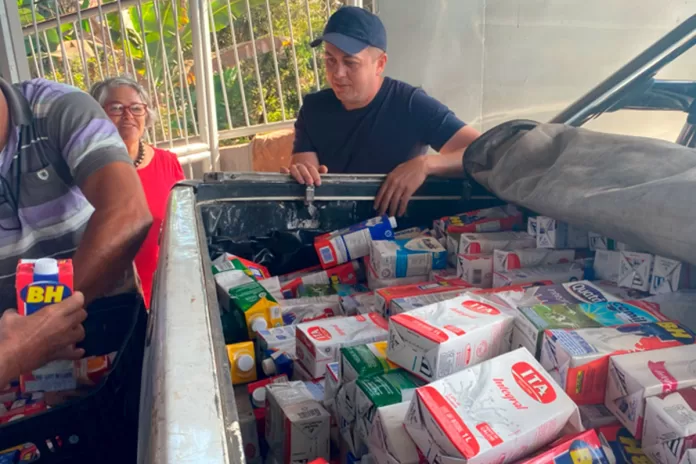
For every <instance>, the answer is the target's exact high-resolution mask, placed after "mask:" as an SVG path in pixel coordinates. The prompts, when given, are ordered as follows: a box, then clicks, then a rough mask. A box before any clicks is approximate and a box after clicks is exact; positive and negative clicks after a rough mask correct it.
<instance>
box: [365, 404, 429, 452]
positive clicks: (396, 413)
mask: <svg viewBox="0 0 696 464" xmlns="http://www.w3.org/2000/svg"><path fill="white" fill-rule="evenodd" d="M410 404H411V403H410V401H404V402H403V403H397V404H392V405H389V406H382V407H379V408H377V410H376V411H375V417H374V419H373V420H372V429H371V430H370V438H369V440H368V443H367V446H368V449H369V450H370V454H371V455H372V456H373V458H374V459H375V460H376V462H378V463H380V464H427V463H428V460H427V459H425V457H424V456H423V455H422V454H421V453H420V450H418V448H417V447H416V444H415V443H413V440H411V437H410V436H409V435H408V433H407V432H406V429H405V428H404V422H405V420H406V413H407V412H408V407H409V405H410Z"/></svg>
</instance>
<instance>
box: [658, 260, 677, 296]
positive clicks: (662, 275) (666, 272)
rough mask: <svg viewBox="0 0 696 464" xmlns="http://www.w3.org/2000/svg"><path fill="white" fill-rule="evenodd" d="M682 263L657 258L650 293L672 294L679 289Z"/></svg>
mask: <svg viewBox="0 0 696 464" xmlns="http://www.w3.org/2000/svg"><path fill="white" fill-rule="evenodd" d="M681 270H682V263H680V262H679V261H675V260H673V259H669V258H663V257H662V256H655V261H654V262H653V268H652V278H651V280H650V293H651V294H652V295H657V294H659V293H671V292H675V291H677V290H678V289H679V282H680V278H681Z"/></svg>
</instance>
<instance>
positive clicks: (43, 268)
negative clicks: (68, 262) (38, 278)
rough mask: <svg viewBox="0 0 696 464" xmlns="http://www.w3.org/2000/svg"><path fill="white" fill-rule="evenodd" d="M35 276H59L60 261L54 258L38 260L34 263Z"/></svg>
mask: <svg viewBox="0 0 696 464" xmlns="http://www.w3.org/2000/svg"><path fill="white" fill-rule="evenodd" d="M34 274H40V275H55V274H58V261H57V260H55V259H53V258H41V259H37V260H36V262H35V263H34Z"/></svg>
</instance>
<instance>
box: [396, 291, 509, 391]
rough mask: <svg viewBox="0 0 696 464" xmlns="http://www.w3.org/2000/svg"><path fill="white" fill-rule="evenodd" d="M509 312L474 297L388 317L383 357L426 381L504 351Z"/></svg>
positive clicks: (443, 302) (506, 347)
mask: <svg viewBox="0 0 696 464" xmlns="http://www.w3.org/2000/svg"><path fill="white" fill-rule="evenodd" d="M513 320H514V313H512V312H511V311H510V310H509V309H507V308H504V307H503V306H498V305H496V304H495V303H492V302H490V301H489V300H487V299H485V298H483V297H481V296H477V295H462V296H460V297H457V298H454V299H451V300H447V301H442V302H439V303H435V304H433V305H430V306H424V307H422V308H418V309H414V310H413V311H409V312H407V313H403V314H397V315H396V316H393V317H391V318H390V319H389V345H388V348H387V357H388V358H389V359H390V360H391V361H393V362H394V363H395V364H398V365H399V366H401V367H403V368H404V369H406V370H407V371H409V372H412V373H414V374H415V375H417V376H419V377H421V378H422V379H424V380H426V381H432V380H436V379H440V378H442V377H445V376H447V375H450V374H453V373H455V372H458V371H460V370H462V369H464V368H466V367H467V366H471V365H473V364H477V363H479V362H481V361H485V360H486V359H490V358H492V357H495V356H498V355H500V354H501V353H505V352H506V351H508V350H509V349H510V333H511V330H512V324H513Z"/></svg>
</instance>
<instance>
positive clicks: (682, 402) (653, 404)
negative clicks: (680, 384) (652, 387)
mask: <svg viewBox="0 0 696 464" xmlns="http://www.w3.org/2000/svg"><path fill="white" fill-rule="evenodd" d="M642 444H643V451H644V452H645V454H646V455H647V456H648V457H649V458H650V459H651V460H652V462H654V463H656V464H691V463H694V462H696V453H695V451H696V388H694V387H689V388H684V389H682V390H679V391H676V392H671V393H665V394H663V395H658V396H653V397H650V398H648V399H646V400H645V424H644V432H643V443H642Z"/></svg>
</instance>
